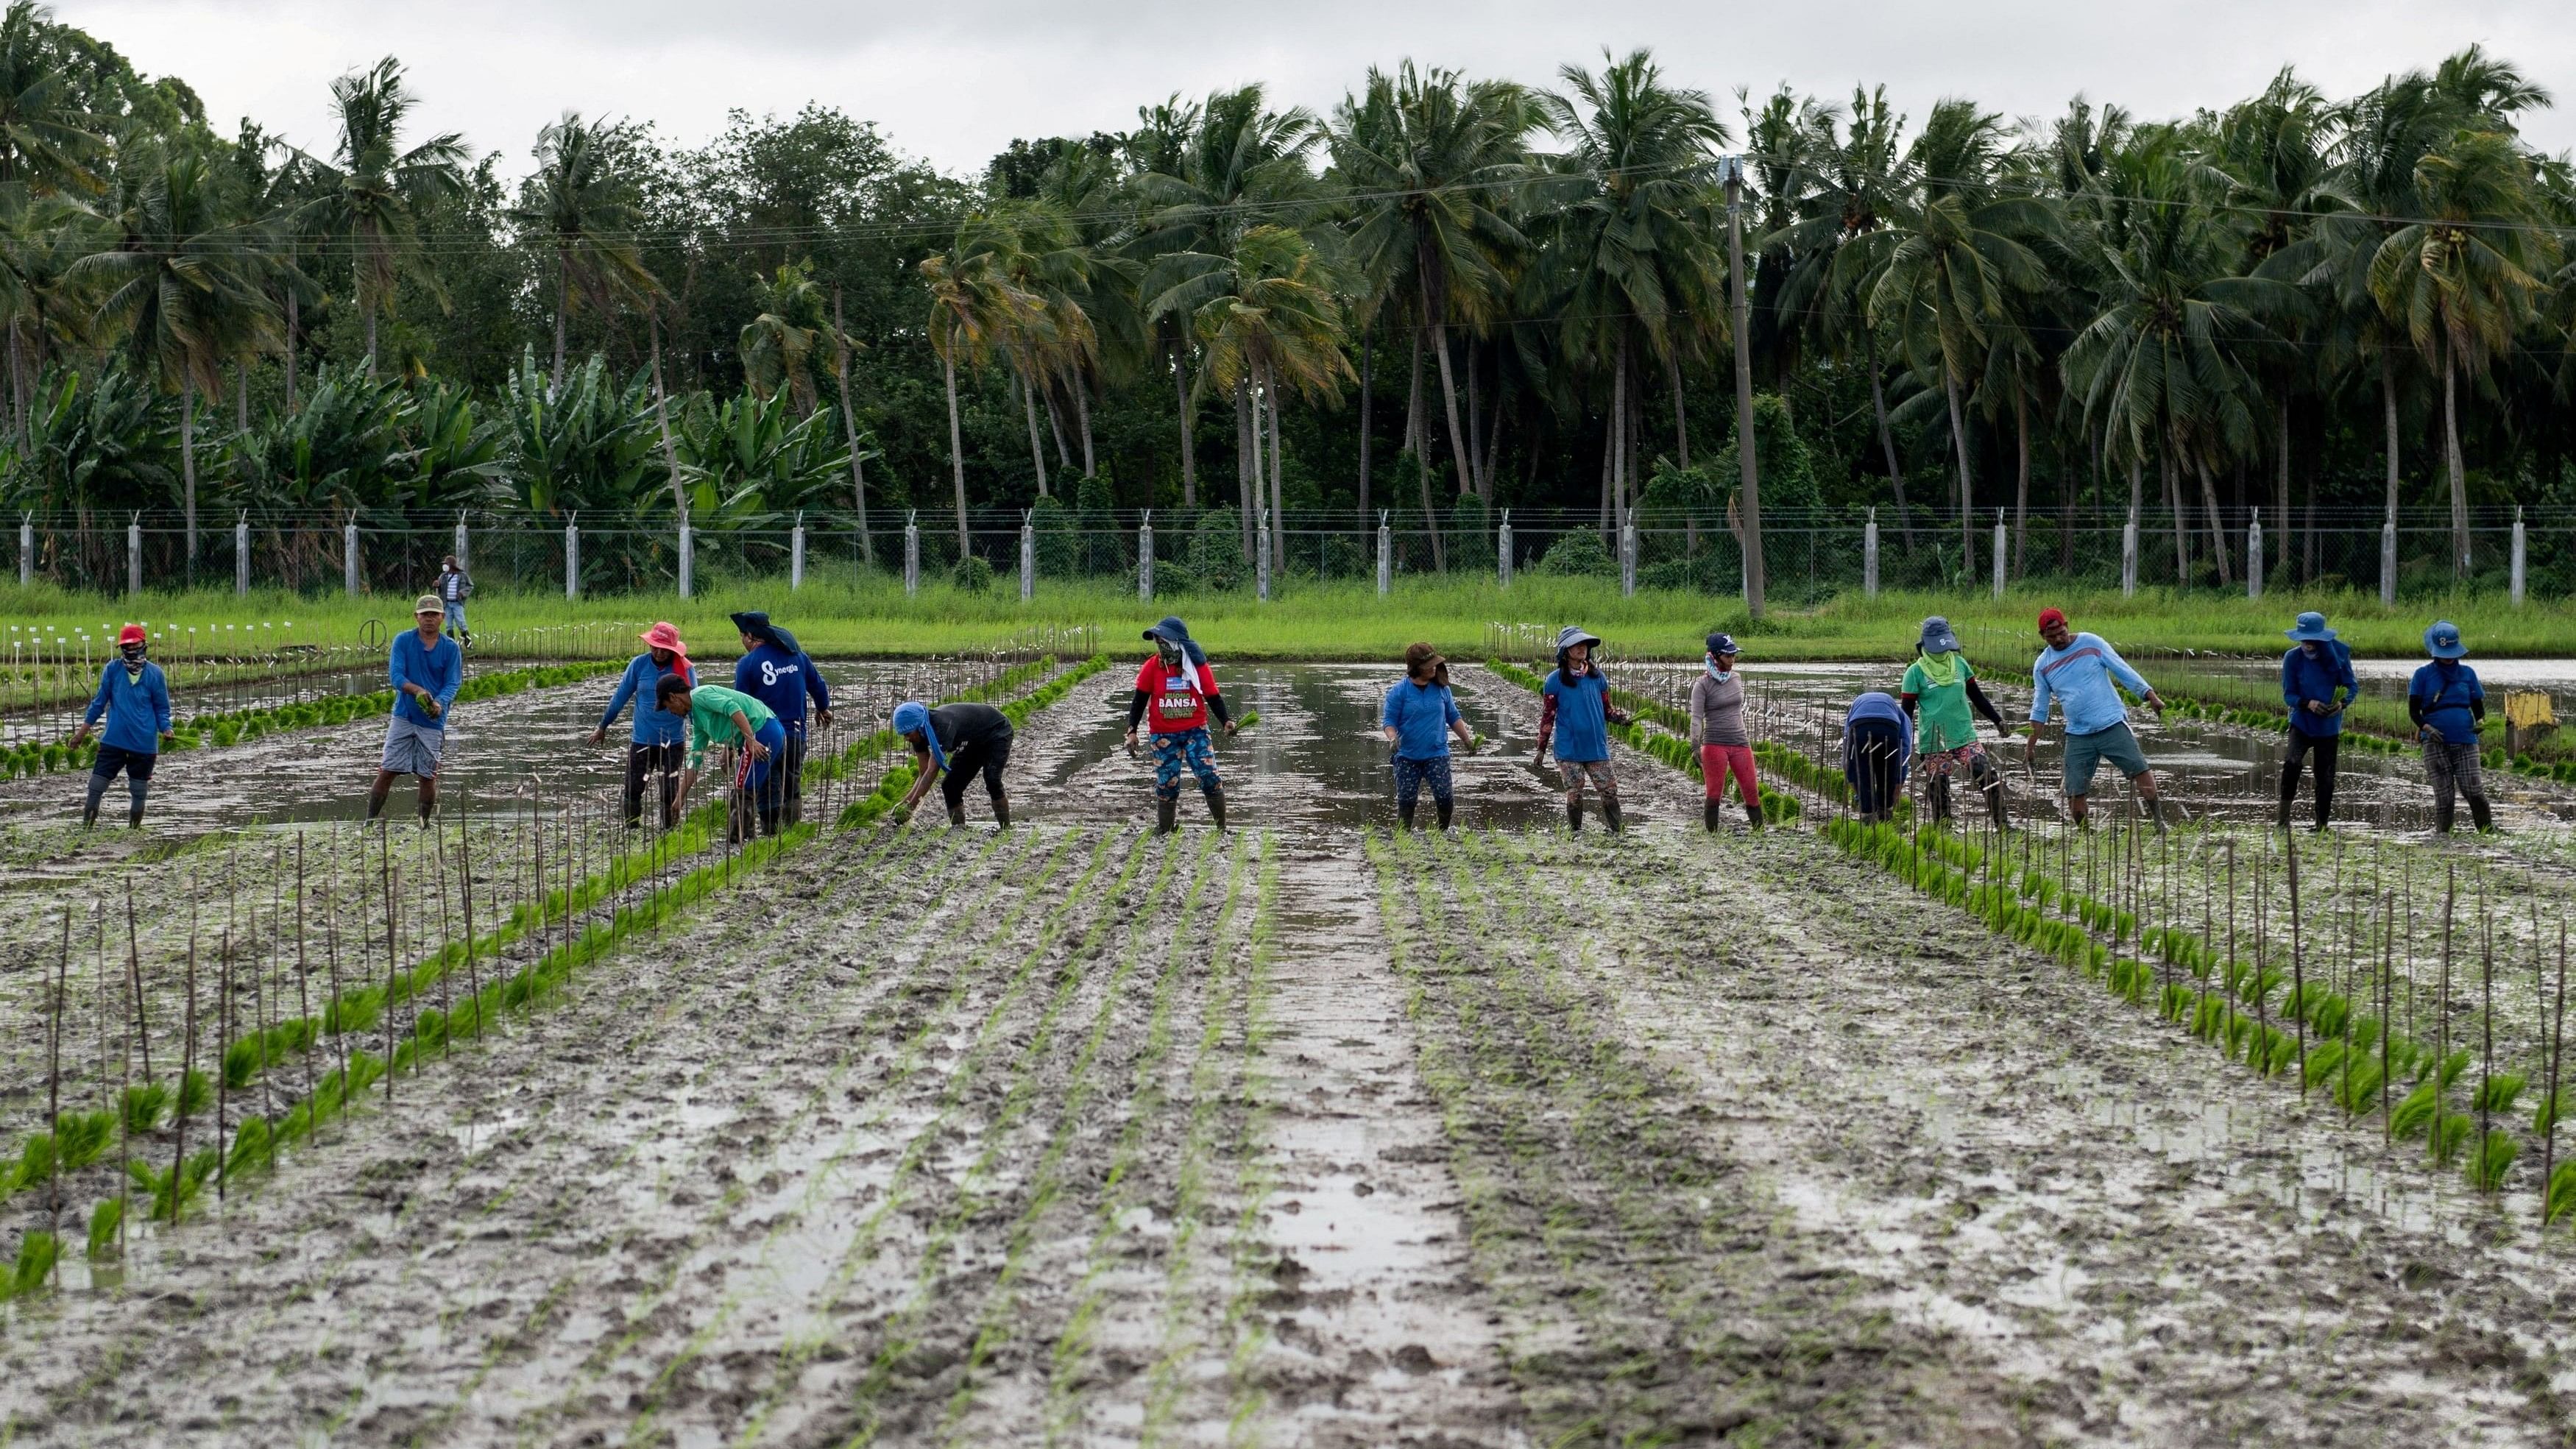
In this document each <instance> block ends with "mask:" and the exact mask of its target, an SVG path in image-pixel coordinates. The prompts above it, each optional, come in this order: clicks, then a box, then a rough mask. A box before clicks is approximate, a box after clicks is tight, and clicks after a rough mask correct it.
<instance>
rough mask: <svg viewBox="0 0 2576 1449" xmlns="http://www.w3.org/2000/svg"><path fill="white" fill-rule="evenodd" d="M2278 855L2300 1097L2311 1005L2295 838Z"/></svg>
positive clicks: (2304, 1082) (2305, 1085)
mask: <svg viewBox="0 0 2576 1449" xmlns="http://www.w3.org/2000/svg"><path fill="white" fill-rule="evenodd" d="M2281 857H2282V859H2284V860H2286V861H2288V862H2289V868H2290V999H2291V1000H2292V1001H2294V1002H2296V1003H2297V1004H2298V1009H2297V1010H2296V1011H2294V1012H2292V1013H2291V1014H2292V1015H2293V1016H2295V1017H2297V1018H2298V1035H2299V1096H2300V1098H2301V1099H2302V1100H2304V1099H2305V1098H2306V1097H2307V1095H2308V1013H2309V1012H2310V1011H2311V1010H2312V1009H2313V1008H2311V1006H2310V1005H2309V1002H2308V974H2307V962H2306V960H2305V958H2304V956H2303V955H2302V953H2301V950H2300V940H2299V846H2298V842H2297V840H2296V839H2291V840H2286V841H2284V842H2282V846H2281Z"/></svg>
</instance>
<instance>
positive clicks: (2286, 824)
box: [2272, 795, 2294, 830]
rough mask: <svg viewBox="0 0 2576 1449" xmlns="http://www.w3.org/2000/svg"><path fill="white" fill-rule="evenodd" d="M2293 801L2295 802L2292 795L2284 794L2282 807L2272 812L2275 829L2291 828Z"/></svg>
mask: <svg viewBox="0 0 2576 1449" xmlns="http://www.w3.org/2000/svg"><path fill="white" fill-rule="evenodd" d="M2293 803H2294V802H2293V800H2292V798H2291V797H2290V796H2287V795H2284V796H2282V797H2281V805H2280V808H2279V809H2277V810H2274V811H2273V812H2272V828H2273V829H2275V830H2287V829H2289V828H2290V806H2291V805H2292V804H2293Z"/></svg>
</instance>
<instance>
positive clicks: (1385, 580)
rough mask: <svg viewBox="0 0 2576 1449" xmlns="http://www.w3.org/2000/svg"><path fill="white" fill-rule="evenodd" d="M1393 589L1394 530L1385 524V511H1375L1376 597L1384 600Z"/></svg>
mask: <svg viewBox="0 0 2576 1449" xmlns="http://www.w3.org/2000/svg"><path fill="white" fill-rule="evenodd" d="M1394 589H1395V529H1394V527H1393V526H1391V525H1390V524H1389V523H1388V522H1387V511H1386V510H1385V509H1383V508H1381V509H1379V510H1378V511H1377V596H1378V597H1379V598H1381V599H1383V598H1385V597H1386V596H1387V595H1388V594H1389V593H1391V592H1393V591H1394Z"/></svg>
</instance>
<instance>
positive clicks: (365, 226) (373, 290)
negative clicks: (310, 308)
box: [313, 56, 466, 372]
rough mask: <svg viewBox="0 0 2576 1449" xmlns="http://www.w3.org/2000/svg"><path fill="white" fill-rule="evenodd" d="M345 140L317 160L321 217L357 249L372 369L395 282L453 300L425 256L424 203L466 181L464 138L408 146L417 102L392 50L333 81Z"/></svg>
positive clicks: (439, 138)
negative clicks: (406, 133)
mask: <svg viewBox="0 0 2576 1449" xmlns="http://www.w3.org/2000/svg"><path fill="white" fill-rule="evenodd" d="M331 103H332V108H333V109H334V110H335V111H336V112H337V113H338V119H339V126H340V139H339V142H338V144H337V146H336V148H335V149H334V150H333V151H332V154H331V159H330V160H329V161H327V162H326V161H321V160H318V159H316V160H314V162H313V169H314V172H315V177H316V180H317V181H318V183H319V185H320V189H321V193H322V194H321V196H320V197H319V198H318V200H317V207H316V210H317V212H318V219H319V220H320V221H321V223H322V224H323V225H324V226H325V227H326V228H327V229H328V230H329V231H331V232H332V233H333V234H335V235H337V236H340V237H342V238H344V239H346V241H347V243H348V245H349V246H350V247H351V248H352V250H353V251H354V253H355V257H354V260H355V263H356V274H357V293H358V295H357V303H358V312H359V315H360V316H362V317H364V318H365V319H366V324H367V368H368V370H369V371H370V372H372V371H374V369H375V365H376V324H377V321H378V320H379V319H380V318H382V317H383V316H384V315H385V314H386V313H387V312H389V311H390V310H391V309H392V306H393V291H394V284H395V282H396V281H397V280H399V279H400V278H402V277H404V276H409V277H410V278H412V280H413V281H415V282H417V283H418V284H419V285H420V286H421V287H422V288H423V289H424V290H426V291H428V292H429V293H430V295H432V296H433V297H436V298H438V299H439V305H440V306H442V307H444V306H446V305H447V300H446V298H447V294H446V291H445V289H444V288H443V287H442V286H441V285H440V283H439V280H438V275H437V273H436V271H435V270H434V269H432V268H430V267H429V266H428V265H426V264H425V263H424V262H423V260H422V258H421V251H420V229H419V215H418V212H419V208H420V207H421V206H422V205H423V204H424V203H426V202H427V201H429V200H430V199H431V198H433V197H436V196H440V195H447V194H453V193H455V192H458V191H461V190H462V189H463V187H464V184H465V183H464V167H465V164H466V152H465V143H464V141H463V139H462V138H461V137H460V136H458V135H457V133H455V132H453V131H450V132H447V133H445V134H442V135H437V136H432V137H431V138H429V139H428V140H426V141H423V142H422V143H420V144H419V145H417V146H414V147H412V148H411V149H409V150H404V149H403V147H402V128H403V122H404V121H405V120H407V119H409V118H410V115H411V109H412V107H413V106H415V105H417V104H418V103H419V97H417V96H415V95H413V94H412V92H411V89H410V87H408V86H406V85H404V84H403V68H402V63H401V62H400V61H397V60H395V59H394V58H393V57H392V56H386V57H385V58H384V59H383V60H380V61H377V62H376V63H375V64H374V65H373V66H370V67H369V68H367V69H366V70H362V71H358V72H355V73H353V74H350V75H344V76H342V77H340V78H339V79H338V80H335V81H333V82H332V83H331Z"/></svg>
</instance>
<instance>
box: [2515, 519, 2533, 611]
mask: <svg viewBox="0 0 2576 1449" xmlns="http://www.w3.org/2000/svg"><path fill="white" fill-rule="evenodd" d="M2526 547H2528V540H2527V539H2525V538H2524V536H2523V532H2522V505H2521V504H2519V503H2517V504H2515V505H2514V506H2513V582H2512V585H2511V593H2512V597H2513V606H2514V607H2515V608H2517V609H2519V608H2521V607H2522V584H2523V565H2524V564H2525V563H2526V562H2527V561H2528V559H2529V555H2528V554H2526V553H2525V552H2524V549H2525V548H2526Z"/></svg>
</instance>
